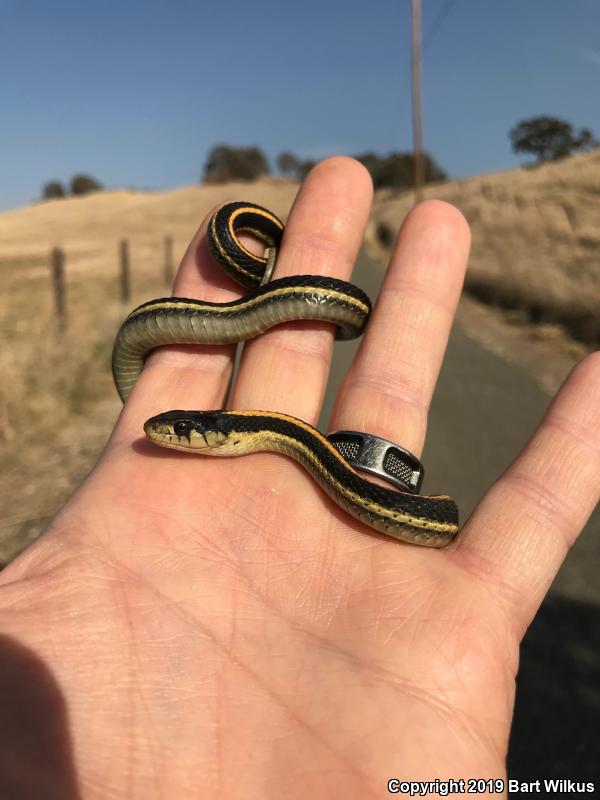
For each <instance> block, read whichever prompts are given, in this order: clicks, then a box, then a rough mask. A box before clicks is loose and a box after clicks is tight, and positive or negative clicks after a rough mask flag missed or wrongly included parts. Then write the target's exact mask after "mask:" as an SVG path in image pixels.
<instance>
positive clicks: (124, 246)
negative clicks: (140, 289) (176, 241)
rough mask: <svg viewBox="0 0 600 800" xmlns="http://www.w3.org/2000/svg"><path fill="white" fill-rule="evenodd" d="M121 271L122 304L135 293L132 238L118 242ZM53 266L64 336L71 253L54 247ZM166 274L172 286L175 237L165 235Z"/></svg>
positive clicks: (118, 280)
mask: <svg viewBox="0 0 600 800" xmlns="http://www.w3.org/2000/svg"><path fill="white" fill-rule="evenodd" d="M118 264H119V268H118V273H117V275H116V277H115V283H116V286H117V287H118V288H117V290H116V293H117V294H118V296H119V298H120V300H121V302H122V303H128V302H129V301H130V300H131V295H132V281H133V272H134V270H133V268H132V259H131V250H130V246H129V240H128V239H121V241H120V242H119V244H118ZM49 267H50V275H51V281H52V290H53V297H54V316H55V318H56V322H57V329H58V331H59V333H60V334H61V335H64V334H66V332H67V329H68V319H69V314H68V291H67V283H68V266H67V253H66V252H65V250H64V249H63V248H62V247H53V248H52V250H51V251H50V254H49ZM162 275H163V281H164V284H165V287H166V288H167V289H170V288H171V286H172V285H173V279H174V275H175V271H174V258H173V237H172V236H170V235H167V236H165V237H164V249H163V261H162Z"/></svg>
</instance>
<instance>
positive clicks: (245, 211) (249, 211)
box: [227, 206, 283, 264]
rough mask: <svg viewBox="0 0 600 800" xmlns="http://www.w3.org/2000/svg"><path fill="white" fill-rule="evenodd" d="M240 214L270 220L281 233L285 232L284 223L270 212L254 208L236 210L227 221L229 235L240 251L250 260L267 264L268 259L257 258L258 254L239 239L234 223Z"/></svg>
mask: <svg viewBox="0 0 600 800" xmlns="http://www.w3.org/2000/svg"><path fill="white" fill-rule="evenodd" d="M240 214H254V215H255V216H259V217H264V219H268V220H269V221H270V222H272V223H273V224H274V225H275V226H276V227H278V228H279V230H280V231H282V230H283V223H282V222H281V220H279V219H277V217H276V216H274V215H273V214H271V213H270V212H268V211H263V210H262V209H259V208H253V207H252V206H244V207H242V208H236V210H235V211H234V212H233V213H232V214H231V216H230V217H229V220H228V221H227V226H228V228H229V233H230V234H231V237H232V239H233V240H234V242H235V243H236V244H237V246H238V247H239V248H240V250H241V251H242V252H244V253H245V254H246V255H247V256H248V257H249V258H252V259H256V260H258V261H260V262H261V263H263V264H266V262H267V259H266V258H265V257H264V256H257V255H256V253H253V252H252V251H251V250H248V248H247V247H244V245H243V244H242V243H241V242H240V240H239V239H238V236H237V233H236V231H235V229H234V227H233V223H234V222H235V220H236V219H237V218H238V217H239V216H240ZM248 230H250V229H248ZM256 233H258V231H257V232H255V235H256ZM258 238H260V239H262V236H259V237H258ZM262 240H263V241H264V242H265V243H268V242H267V241H266V239H262Z"/></svg>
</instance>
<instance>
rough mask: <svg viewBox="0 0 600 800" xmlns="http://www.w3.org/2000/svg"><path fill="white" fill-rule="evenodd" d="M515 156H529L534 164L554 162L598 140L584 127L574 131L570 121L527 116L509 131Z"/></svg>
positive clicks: (587, 147) (584, 148) (592, 144)
mask: <svg viewBox="0 0 600 800" xmlns="http://www.w3.org/2000/svg"><path fill="white" fill-rule="evenodd" d="M508 135H509V138H510V142H511V145H512V149H513V152H515V153H532V154H533V155H534V156H536V158H537V162H536V163H537V164H542V163H543V162H544V161H556V159H558V158H564V157H565V156H569V155H571V154H572V153H575V152H577V151H578V150H589V149H591V148H592V147H597V146H598V141H597V140H596V139H595V138H594V135H593V134H592V132H591V131H590V130H589V129H588V128H580V130H578V131H576V130H575V129H574V127H573V125H571V123H570V122H567V121H566V120H563V119H559V118H558V117H547V116H540V117H530V118H529V119H522V120H521V121H520V122H518V123H517V124H516V125H515V126H514V128H512V129H511V130H510V131H509V134H508Z"/></svg>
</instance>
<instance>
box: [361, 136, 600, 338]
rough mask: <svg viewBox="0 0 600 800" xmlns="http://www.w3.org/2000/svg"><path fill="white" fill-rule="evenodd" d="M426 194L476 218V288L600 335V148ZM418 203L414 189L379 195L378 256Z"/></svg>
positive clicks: (372, 233)
mask: <svg viewBox="0 0 600 800" xmlns="http://www.w3.org/2000/svg"><path fill="white" fill-rule="evenodd" d="M425 196H426V197H436V198H439V199H442V200H446V201H448V202H450V203H452V204H453V205H455V206H457V207H458V208H459V209H460V210H461V211H462V212H463V214H464V215H465V216H466V218H467V220H468V221H469V223H470V224H471V228H472V231H473V248H472V252H471V259H470V263H469V270H468V273H467V280H466V287H467V289H468V290H469V291H470V292H471V293H472V294H474V295H475V296H477V297H479V298H480V299H483V300H485V301H486V302H488V303H494V304H498V305H501V306H504V307H508V308H515V309H523V310H524V311H525V312H526V313H527V315H528V317H529V319H531V320H532V321H534V322H541V321H543V322H558V323H561V324H563V325H565V327H566V328H567V329H568V330H569V331H570V332H571V333H572V334H573V335H574V336H576V337H578V338H580V339H582V340H583V341H586V342H588V343H592V344H596V343H597V342H598V341H599V340H600V225H599V220H600V149H598V150H595V151H593V152H591V153H587V154H585V155H580V156H575V157H572V158H569V159H565V160H563V161H558V162H555V163H552V164H546V165H544V166H542V167H539V168H536V169H518V170H512V171H510V172H504V173H497V174H494V175H483V176H479V177H476V178H469V179H465V180H458V181H454V182H452V183H448V184H438V185H434V186H430V187H428V188H427V189H426V191H425ZM412 202H413V197H412V193H405V194H402V195H394V194H393V193H392V192H381V193H380V194H379V196H378V198H377V201H376V203H375V208H374V212H373V216H372V221H371V224H370V227H369V241H370V243H371V246H372V248H373V249H374V250H375V251H376V252H377V253H378V254H379V255H383V254H384V253H386V252H387V251H388V250H389V242H390V241H393V238H394V236H395V233H396V231H397V229H398V226H399V225H400V223H401V221H402V219H403V218H404V216H405V215H406V213H407V212H408V210H409V209H410V207H411V205H412ZM382 238H383V240H384V246H382V241H381V240H382ZM386 238H387V243H388V246H386V245H385V240H386Z"/></svg>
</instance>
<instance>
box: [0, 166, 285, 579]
mask: <svg viewBox="0 0 600 800" xmlns="http://www.w3.org/2000/svg"><path fill="white" fill-rule="evenodd" d="M296 190H297V186H296V185H295V184H291V183H287V182H277V181H273V182H268V181H265V182H261V183H260V184H256V185H252V186H249V185H248V184H229V185H228V186H226V187H223V186H221V187H216V186H211V187H199V186H198V187H189V188H185V189H179V190H175V191H171V192H164V193H139V192H125V191H119V192H104V193H101V194H97V195H91V196H89V197H85V198H71V199H67V200H55V201H50V202H47V203H40V204H37V205H34V206H29V207H27V208H23V209H19V210H16V211H10V212H6V213H4V214H0V276H1V279H2V286H3V292H2V296H1V299H0V333H1V336H2V343H3V344H2V350H1V351H0V370H1V374H2V376H3V380H2V383H1V384H0V468H1V473H0V564H2V563H6V562H7V561H8V560H9V559H10V558H12V557H13V556H14V555H16V553H17V552H19V551H20V550H21V549H22V548H23V547H24V546H26V545H27V544H28V543H29V542H30V541H31V540H32V539H34V538H35V537H36V536H37V535H38V534H39V533H40V532H42V531H43V530H44V529H45V528H46V527H47V525H48V522H49V520H50V519H51V518H52V516H53V515H54V514H55V513H56V511H57V510H58V509H59V508H60V507H61V506H62V505H63V503H64V501H65V500H66V499H67V498H68V497H69V495H70V494H71V492H72V491H73V489H74V488H75V486H77V485H78V483H79V482H80V481H81V479H82V478H83V477H84V476H85V474H86V473H87V472H88V471H89V469H90V467H91V466H92V464H93V463H94V460H95V458H96V457H97V454H98V453H99V451H100V449H101V448H102V445H103V443H104V442H105V440H106V437H107V436H108V434H109V433H110V430H111V428H112V425H113V423H114V420H115V419H116V416H117V414H118V412H119V409H120V401H119V400H118V398H117V395H116V392H115V390H114V387H113V385H112V378H111V374H110V354H111V349H112V342H113V340H114V337H115V333H116V331H117V329H118V326H119V324H120V323H121V321H122V319H123V318H124V316H125V315H126V313H127V312H128V311H129V310H131V308H133V307H134V305H137V304H139V303H142V302H144V301H145V300H148V299H151V298H152V297H159V296H161V295H163V294H165V293H166V292H167V289H166V287H165V285H164V277H163V276H164V255H163V253H164V237H165V235H167V234H168V235H170V236H172V237H173V240H174V256H175V263H178V260H179V259H180V258H181V256H182V255H183V252H184V250H185V248H186V246H187V244H188V243H189V241H190V239H191V237H192V236H193V234H194V232H195V231H196V229H197V227H198V225H199V224H200V222H201V221H202V219H203V217H204V216H205V214H207V213H208V212H209V211H210V209H211V208H212V207H213V206H214V205H216V204H218V203H220V202H223V201H224V200H228V199H240V198H241V199H249V200H253V201H254V202H257V203H260V204H262V205H265V206H268V207H269V208H272V209H273V210H274V211H275V212H276V213H279V214H281V215H282V216H285V215H286V214H287V212H288V210H289V207H290V205H291V202H292V200H293V198H294V195H295V193H296ZM123 238H127V239H128V240H129V244H130V258H131V267H132V286H133V296H132V300H131V303H130V304H129V305H128V306H127V307H124V306H123V305H122V304H121V302H120V301H119V286H118V246H119V241H120V240H121V239H123ZM55 245H59V246H61V247H63V248H64V250H65V252H66V258H67V262H66V274H67V301H68V331H67V334H66V336H64V337H60V336H59V335H58V331H57V325H56V320H55V319H54V316H53V307H52V287H51V282H50V270H49V260H48V253H49V251H50V249H51V248H52V247H53V246H55Z"/></svg>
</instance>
